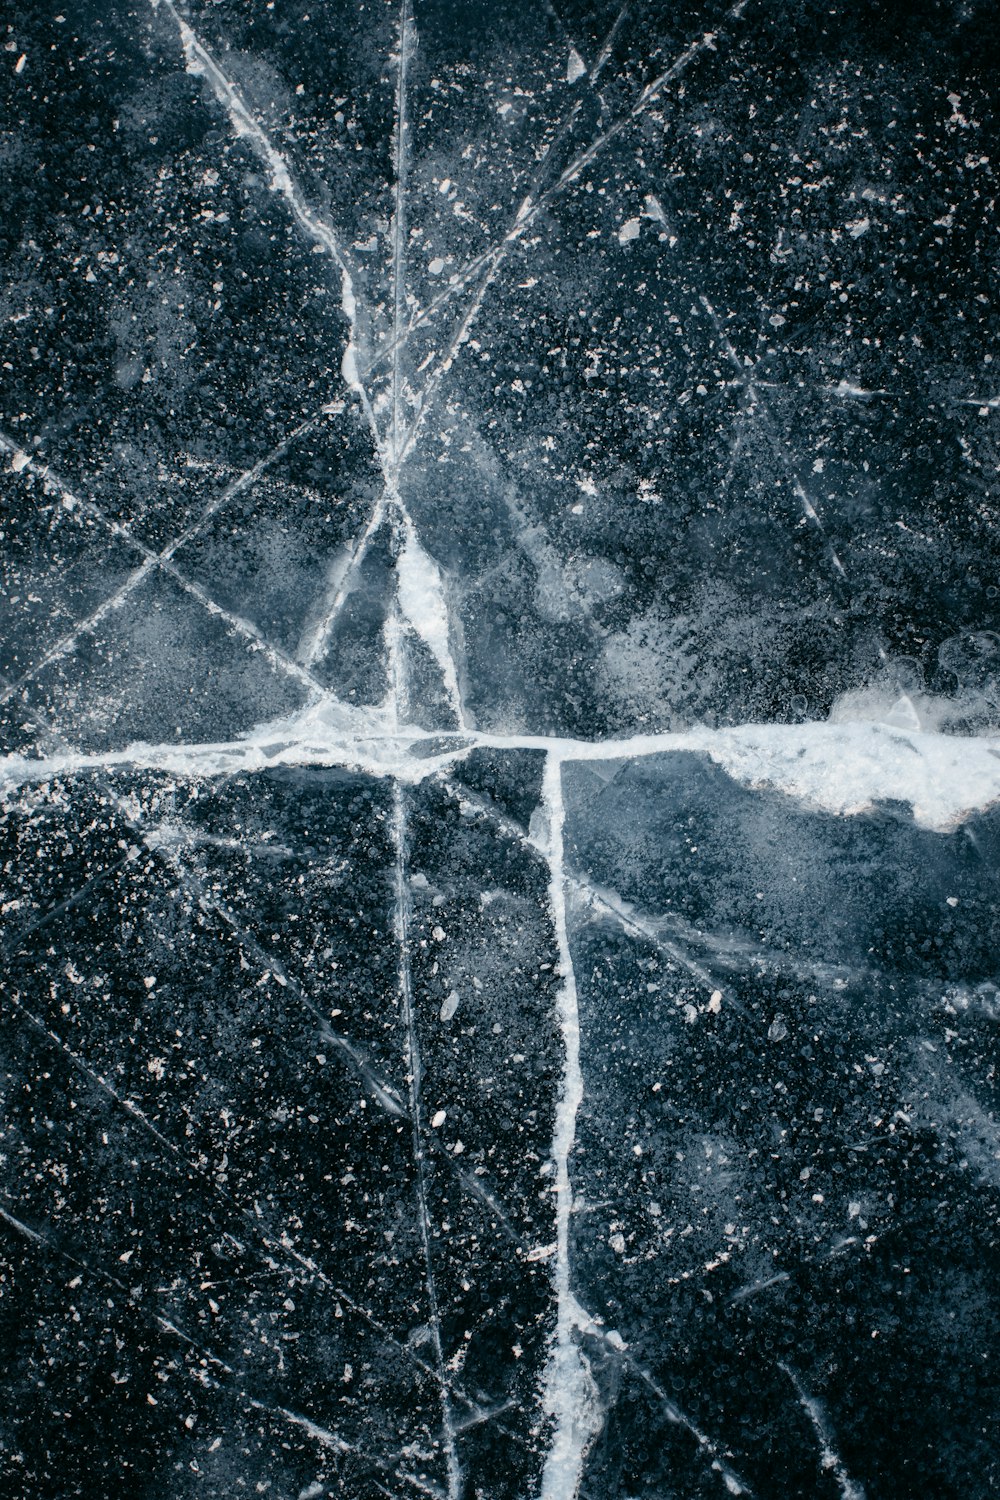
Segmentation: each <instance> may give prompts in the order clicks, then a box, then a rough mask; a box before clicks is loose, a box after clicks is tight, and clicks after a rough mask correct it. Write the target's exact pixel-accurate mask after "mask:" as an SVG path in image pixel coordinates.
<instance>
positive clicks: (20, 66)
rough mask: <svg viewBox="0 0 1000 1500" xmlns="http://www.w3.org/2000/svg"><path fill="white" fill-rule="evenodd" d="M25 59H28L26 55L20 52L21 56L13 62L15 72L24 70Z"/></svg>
mask: <svg viewBox="0 0 1000 1500" xmlns="http://www.w3.org/2000/svg"><path fill="white" fill-rule="evenodd" d="M27 61H28V59H27V57H26V56H25V55H24V53H23V52H22V53H21V56H20V57H19V58H18V60H17V62H16V63H15V64H14V72H15V73H23V72H24V65H25V63H26V62H27Z"/></svg>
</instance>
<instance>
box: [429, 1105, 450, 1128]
mask: <svg viewBox="0 0 1000 1500" xmlns="http://www.w3.org/2000/svg"><path fill="white" fill-rule="evenodd" d="M447 1118H448V1111H447V1110H445V1109H439V1110H438V1112H437V1114H436V1115H434V1116H433V1118H432V1119H431V1129H432V1130H440V1129H441V1126H442V1125H443V1124H444V1122H445V1120H446V1119H447Z"/></svg>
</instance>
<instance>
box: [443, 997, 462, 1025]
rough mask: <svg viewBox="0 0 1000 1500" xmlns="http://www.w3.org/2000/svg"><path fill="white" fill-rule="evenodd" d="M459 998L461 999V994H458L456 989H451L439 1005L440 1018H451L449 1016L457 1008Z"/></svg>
mask: <svg viewBox="0 0 1000 1500" xmlns="http://www.w3.org/2000/svg"><path fill="white" fill-rule="evenodd" d="M460 999H461V996H460V995H459V993H458V991H457V990H452V992H451V994H450V995H449V996H448V997H447V998H446V999H445V1001H444V1003H443V1004H442V1006H441V1019H442V1021H450V1020H451V1018H452V1016H453V1015H454V1014H455V1012H456V1010H458V1004H459V1001H460Z"/></svg>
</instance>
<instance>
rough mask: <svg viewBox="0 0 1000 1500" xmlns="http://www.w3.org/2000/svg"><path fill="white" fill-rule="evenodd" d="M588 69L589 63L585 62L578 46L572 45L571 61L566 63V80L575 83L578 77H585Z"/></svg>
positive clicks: (570, 50)
mask: <svg viewBox="0 0 1000 1500" xmlns="http://www.w3.org/2000/svg"><path fill="white" fill-rule="evenodd" d="M586 71H587V64H586V63H585V62H584V60H583V58H582V57H581V56H580V54H579V52H577V50H576V48H575V47H571V48H570V49H569V61H568V62H567V64H566V82H567V83H575V82H576V80H577V79H578V78H582V77H583V75H584V73H586Z"/></svg>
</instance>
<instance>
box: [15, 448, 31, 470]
mask: <svg viewBox="0 0 1000 1500" xmlns="http://www.w3.org/2000/svg"><path fill="white" fill-rule="evenodd" d="M29 463H30V459H29V458H28V455H27V454H26V453H22V452H21V451H20V449H19V450H18V451H17V453H15V454H14V457H13V458H12V459H11V461H10V466H11V468H12V469H13V470H14V473H15V474H20V472H21V470H22V469H26V468H27V467H28V464H29Z"/></svg>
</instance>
